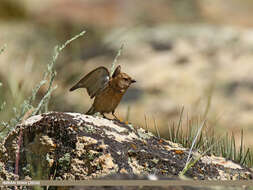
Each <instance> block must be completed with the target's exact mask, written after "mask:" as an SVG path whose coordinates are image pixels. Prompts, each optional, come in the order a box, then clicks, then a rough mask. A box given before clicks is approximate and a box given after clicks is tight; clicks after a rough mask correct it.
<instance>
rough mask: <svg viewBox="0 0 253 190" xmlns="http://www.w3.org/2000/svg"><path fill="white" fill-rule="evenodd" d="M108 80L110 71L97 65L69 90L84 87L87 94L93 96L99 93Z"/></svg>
mask: <svg viewBox="0 0 253 190" xmlns="http://www.w3.org/2000/svg"><path fill="white" fill-rule="evenodd" d="M109 80H110V73H109V71H108V69H107V68H105V67H98V68H96V69H95V70H93V71H91V72H90V73H88V74H87V75H85V76H84V77H83V78H82V79H81V80H80V81H79V82H78V83H77V84H76V85H74V86H73V87H72V88H71V89H70V90H69V91H73V90H76V89H78V88H86V89H87V92H88V94H89V96H90V97H91V98H93V97H94V96H96V95H97V94H99V93H100V92H101V91H102V90H103V89H104V88H105V87H106V85H107V84H108V81H109Z"/></svg>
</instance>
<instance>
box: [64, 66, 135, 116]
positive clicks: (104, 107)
mask: <svg viewBox="0 0 253 190" xmlns="http://www.w3.org/2000/svg"><path fill="white" fill-rule="evenodd" d="M120 70H121V67H120V65H119V66H117V68H116V69H115V70H114V72H113V74H112V76H110V73H109V71H108V69H107V68H105V67H98V68H96V69H95V70H93V71H91V72H90V73H88V74H87V75H86V76H84V77H83V78H82V79H81V80H80V81H79V82H78V83H77V84H76V85H74V86H73V87H72V88H71V89H70V90H69V91H73V90H76V89H78V88H86V89H87V92H88V94H89V96H90V97H91V99H92V98H93V97H95V100H94V102H93V104H92V106H91V108H90V109H89V110H88V112H87V113H86V114H88V115H93V114H94V113H96V112H99V113H101V114H102V115H103V117H105V115H104V113H110V112H112V115H113V116H114V117H115V118H116V119H118V118H117V117H116V116H115V114H114V112H115V109H116V107H117V106H118V104H119V102H120V100H121V98H122V96H123V95H124V94H125V92H126V90H127V89H128V87H129V86H130V85H131V84H132V83H134V82H136V81H135V80H133V79H132V78H131V77H130V76H129V75H128V74H126V73H123V72H121V71H120Z"/></svg>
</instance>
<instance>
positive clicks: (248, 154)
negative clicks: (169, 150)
mask: <svg viewBox="0 0 253 190" xmlns="http://www.w3.org/2000/svg"><path fill="white" fill-rule="evenodd" d="M183 111H184V108H182V110H181V112H180V117H179V121H178V123H177V125H175V124H174V123H172V125H171V126H169V132H168V135H167V139H168V140H170V141H172V142H175V143H180V144H182V145H183V146H184V147H188V148H190V150H191V151H192V150H194V149H195V150H200V151H201V152H204V153H205V154H209V155H215V156H222V157H224V158H226V159H229V160H233V161H235V162H237V163H239V164H242V165H244V166H247V167H252V166H253V157H252V151H251V150H250V149H249V148H247V149H246V148H245V146H244V144H243V130H242V131H241V143H240V147H239V148H237V147H236V143H235V137H234V134H233V133H232V134H231V135H229V134H228V133H227V134H225V135H223V136H221V137H217V135H216V134H215V133H214V131H213V130H212V129H205V130H204V129H203V127H204V126H205V125H206V122H204V123H202V125H199V123H200V122H199V120H198V119H197V120H196V121H194V120H193V119H188V118H187V125H186V129H185V130H184V129H183V124H182V117H183ZM199 126H201V127H200V128H198V127H199ZM196 134H197V135H196ZM187 161H188V166H189V165H192V163H193V162H194V163H195V161H193V162H192V161H190V160H189V159H187Z"/></svg>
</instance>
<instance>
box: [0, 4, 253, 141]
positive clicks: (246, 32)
mask: <svg viewBox="0 0 253 190" xmlns="http://www.w3.org/2000/svg"><path fill="white" fill-rule="evenodd" d="M1 4H2V5H3V6H1V8H0V31H1V35H0V47H2V45H3V44H7V48H6V50H5V52H4V53H2V54H1V55H0V67H1V69H0V81H1V82H2V83H3V86H2V87H0V102H3V101H4V100H5V101H6V103H7V106H6V108H5V111H4V112H1V113H0V114H1V119H3V120H8V119H10V118H11V117H13V115H12V113H13V106H18V105H19V104H20V103H21V102H22V101H23V99H24V98H25V97H27V96H28V95H30V93H31V90H32V88H33V87H34V86H35V85H36V84H37V83H38V82H39V81H40V80H41V79H42V76H43V72H42V71H43V70H45V69H46V66H47V64H48V63H49V62H50V60H51V57H52V54H53V48H54V46H55V45H57V44H62V43H63V42H64V41H66V40H67V39H69V38H71V37H72V36H74V35H75V34H77V33H79V32H80V31H81V30H86V31H87V33H86V34H85V36H84V37H83V38H81V39H79V40H77V41H75V42H73V43H72V44H71V45H70V46H69V47H67V48H66V49H65V50H64V51H63V52H62V53H61V56H60V58H59V59H58V61H57V64H56V67H55V69H56V71H57V77H56V79H55V85H57V86H58V88H57V90H56V91H55V92H54V94H53V97H52V100H51V103H50V105H49V107H50V110H56V111H75V112H81V113H84V112H86V111H87V110H88V108H89V106H90V105H91V103H92V101H91V100H89V97H88V95H87V93H86V92H85V91H83V90H78V91H76V92H73V93H70V92H69V91H68V89H69V88H70V87H71V86H72V85H73V84H74V83H75V82H76V81H78V80H79V79H80V78H81V77H82V76H83V75H85V74H87V73H88V72H89V71H90V70H92V69H94V68H95V67H97V66H100V65H104V66H106V67H108V68H110V66H111V63H112V62H113V59H114V57H115V55H116V54H117V50H118V49H119V47H120V46H121V44H122V43H124V49H123V51H122V56H121V57H119V60H118V64H121V66H122V70H123V71H125V72H127V73H129V75H130V76H132V77H133V78H135V79H136V80H137V83H136V84H135V85H133V86H132V87H131V88H130V89H129V91H128V92H127V94H126V95H125V97H124V99H123V101H122V102H121V104H120V106H119V107H118V109H117V110H116V114H117V115H118V116H120V117H121V118H122V119H123V120H124V119H126V117H127V116H126V115H127V113H128V111H129V121H131V122H132V123H135V124H137V125H138V124H139V125H142V126H143V125H146V124H145V123H146V122H147V123H148V124H147V125H148V127H149V130H155V128H154V123H155V122H156V123H157V125H158V127H159V128H160V133H162V134H163V135H164V136H166V134H167V131H168V127H169V126H170V125H171V123H172V122H173V121H174V122H177V121H178V119H179V113H180V109H182V107H183V106H184V115H183V120H184V122H185V125H187V118H188V119H192V120H194V119H195V120H203V119H204V118H207V119H208V121H209V123H208V127H209V128H214V130H215V131H217V133H218V134H223V133H224V132H230V131H233V132H234V133H235V134H236V137H239V136H240V133H238V132H240V130H241V129H243V130H244V135H245V141H246V144H248V145H253V141H252V138H251V136H252V132H253V127H252V126H253V119H252V118H253V117H252V115H253V99H252V95H253V75H252V74H251V72H252V70H253V64H252V61H253V54H252V50H253V30H252V29H251V26H252V25H253V20H252V19H251V18H252V10H253V2H252V1H250V0H245V1H243V3H242V2H241V1H237V0H231V1H230V3H229V4H228V3H227V1H224V0H223V1H220V0H212V1H211V0H204V1H203V0H202V1H200V0H198V1H191V0H181V1H178V0H169V1H165V0H155V1H149V3H147V2H146V1H138V3H137V2H135V1H116V0H106V1H105V0H96V1H90V0H82V1H81V0H76V1H66V0H50V1H49V0H47V1H43V2H41V1H36V0H33V1H31V0H26V1H23V3H18V2H15V1H13V0H3V1H2V2H1ZM17 10H18V11H17ZM14 13H15V14H14ZM45 90H46V88H45V87H42V88H41V90H40V91H39V95H38V97H37V99H38V100H39V98H40V97H41V95H42V94H43V93H45ZM145 116H146V121H145ZM237 134H238V135H237ZM238 144H239V142H238Z"/></svg>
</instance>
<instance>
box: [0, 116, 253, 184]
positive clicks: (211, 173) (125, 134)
mask: <svg viewBox="0 0 253 190" xmlns="http://www.w3.org/2000/svg"><path fill="white" fill-rule="evenodd" d="M21 131H22V143H21V147H20V159H19V173H18V175H19V178H18V179H41V180H42V179H44V180H47V179H55V180H84V179H93V178H99V177H106V176H108V175H113V174H115V173H116V174H117V173H118V174H119V173H121V174H128V175H138V176H148V175H150V174H152V175H153V174H155V175H157V176H169V177H173V176H174V177H176V176H177V175H178V174H179V172H180V171H182V170H183V168H184V166H185V163H186V159H187V156H188V153H189V151H188V149H186V148H183V147H182V146H181V145H179V144H175V143H172V142H170V141H167V140H165V139H159V138H158V137H156V136H154V135H153V134H152V133H150V132H148V131H145V130H144V129H142V128H138V129H136V128H134V127H133V126H132V125H131V124H124V123H121V122H119V121H115V120H108V119H104V118H99V117H93V116H88V115H82V114H79V113H62V112H50V113H46V114H41V115H37V116H33V117H31V118H29V119H27V120H26V121H25V122H24V123H23V124H21V125H18V126H17V127H16V130H14V131H12V132H11V133H10V134H9V135H8V136H7V137H6V138H5V139H4V141H3V144H1V149H0V166H1V170H0V179H8V180H11V179H14V178H15V174H14V168H15V162H16V150H17V149H18V138H19V136H20V132H21ZM198 155H199V153H197V152H194V153H193V156H194V157H197V156H198ZM186 176H188V177H190V178H193V179H218V180H225V179H233V180H235V179H252V172H251V171H250V170H249V169H247V168H245V167H242V166H240V165H238V164H236V163H234V162H232V161H226V160H225V159H223V158H218V157H213V156H211V157H210V156H205V157H202V158H201V159H200V160H199V161H197V162H196V164H195V165H194V166H193V167H192V168H190V169H189V170H188V171H187V173H186ZM16 177H17V176H16Z"/></svg>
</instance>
